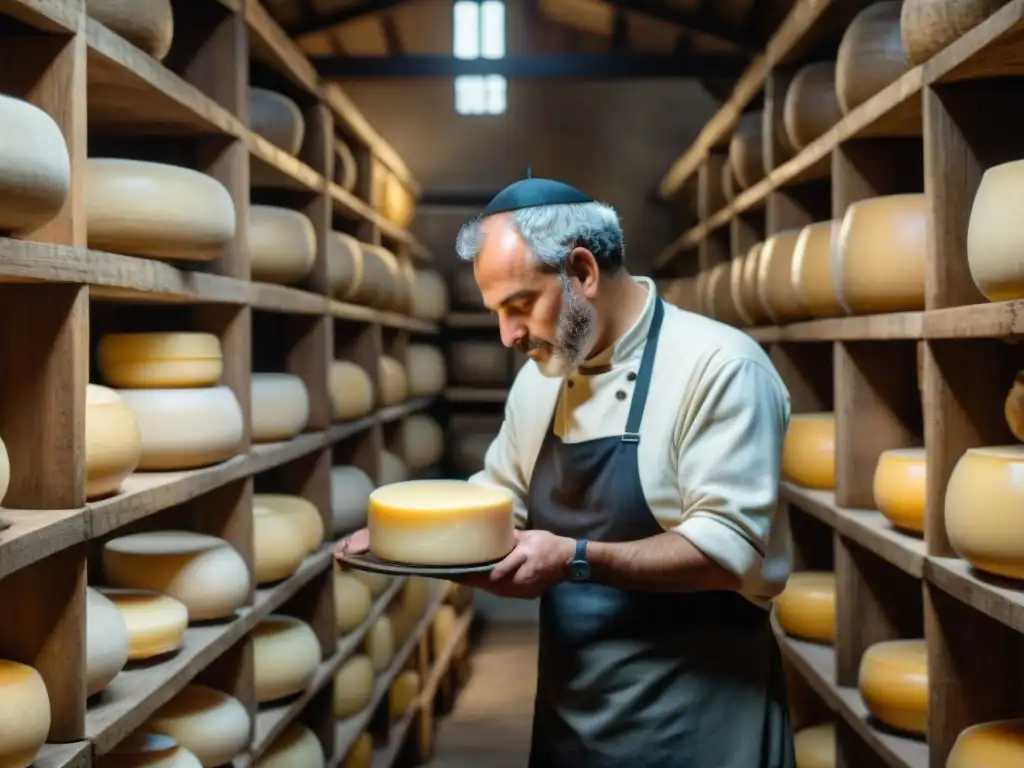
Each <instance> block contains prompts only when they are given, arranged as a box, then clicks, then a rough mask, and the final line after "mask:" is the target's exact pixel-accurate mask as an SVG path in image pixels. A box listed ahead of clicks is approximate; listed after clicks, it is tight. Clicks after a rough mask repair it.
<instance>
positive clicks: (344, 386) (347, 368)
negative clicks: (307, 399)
mask: <svg viewBox="0 0 1024 768" xmlns="http://www.w3.org/2000/svg"><path fill="white" fill-rule="evenodd" d="M327 373H328V377H327V394H328V396H329V397H330V399H331V413H332V415H333V416H334V420H335V421H351V420H352V419H359V418H362V417H363V416H368V415H369V414H370V412H371V411H373V406H374V391H373V380H372V379H371V378H370V374H369V373H367V372H366V370H364V369H363V368H361V367H360V366H359V365H357V364H356V363H353V362H352V361H350V360H333V361H331V367H330V369H329V370H328V372H327Z"/></svg>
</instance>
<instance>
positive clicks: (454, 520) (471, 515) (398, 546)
mask: <svg viewBox="0 0 1024 768" xmlns="http://www.w3.org/2000/svg"><path fill="white" fill-rule="evenodd" d="M367 523H368V528H369V530H370V550H371V551H372V552H373V553H374V554H375V555H377V556H378V557H381V558H383V559H385V560H392V561H394V562H398V563H415V564H418V565H464V564H466V563H486V562H489V561H491V560H497V559H499V558H502V557H504V556H505V555H507V554H508V553H509V552H511V551H512V548H513V546H515V537H514V535H513V528H514V526H513V521H512V494H511V492H509V491H507V490H506V489H504V488H498V487H497V486H489V485H487V486H485V485H475V484H472V483H468V482H464V481H461V480H410V481H407V482H404V483H396V484H393V485H384V486H382V487H380V488H378V489H377V490H375V491H374V492H373V493H371V494H370V509H369V513H368V515H367Z"/></svg>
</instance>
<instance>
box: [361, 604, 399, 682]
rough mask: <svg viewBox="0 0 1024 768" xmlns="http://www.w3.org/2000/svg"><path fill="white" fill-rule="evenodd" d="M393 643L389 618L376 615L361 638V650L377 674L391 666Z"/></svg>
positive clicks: (392, 631)
mask: <svg viewBox="0 0 1024 768" xmlns="http://www.w3.org/2000/svg"><path fill="white" fill-rule="evenodd" d="M395 645H396V643H395V632H394V629H393V628H392V627H391V619H390V618H389V617H388V616H387V615H384V616H378V617H377V620H376V621H375V622H373V626H372V627H370V629H369V630H368V631H367V633H366V637H365V638H364V639H363V652H364V653H365V654H366V655H367V656H369V657H370V662H371V663H372V664H373V670H374V671H375V672H377V673H378V674H379V673H381V672H383V671H384V670H385V669H387V668H388V667H389V666H391V662H392V660H393V659H394V658H395Z"/></svg>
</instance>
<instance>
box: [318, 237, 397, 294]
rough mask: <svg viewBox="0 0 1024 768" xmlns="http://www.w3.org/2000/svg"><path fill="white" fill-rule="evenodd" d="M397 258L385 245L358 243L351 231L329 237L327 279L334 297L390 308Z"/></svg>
mask: <svg viewBox="0 0 1024 768" xmlns="http://www.w3.org/2000/svg"><path fill="white" fill-rule="evenodd" d="M397 274H398V262H397V260H396V259H395V257H394V255H393V254H392V253H391V252H390V251H388V250H387V249H385V248H381V247H379V246H371V245H369V244H368V243H360V242H359V241H358V240H356V238H354V237H352V235H348V234H345V233H344V232H332V233H331V236H330V237H329V238H328V251H327V279H328V284H329V285H330V289H331V294H332V295H333V296H334V298H336V299H339V300H341V301H347V302H351V303H354V304H362V305H364V306H367V307H374V308H376V309H390V308H391V304H392V303H393V301H394V298H395V278H396V276H397Z"/></svg>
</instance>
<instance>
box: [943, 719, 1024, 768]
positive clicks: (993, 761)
mask: <svg viewBox="0 0 1024 768" xmlns="http://www.w3.org/2000/svg"><path fill="white" fill-rule="evenodd" d="M1022 765H1024V719H1021V718H1018V719H1016V720H996V721H993V722H988V723H978V724H977V725H972V726H970V727H969V728H965V729H964V730H963V731H961V732H960V735H959V736H957V738H956V741H955V742H954V744H953V748H952V749H951V750H950V752H949V757H948V758H946V768H1018V767H1019V766H1022Z"/></svg>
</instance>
